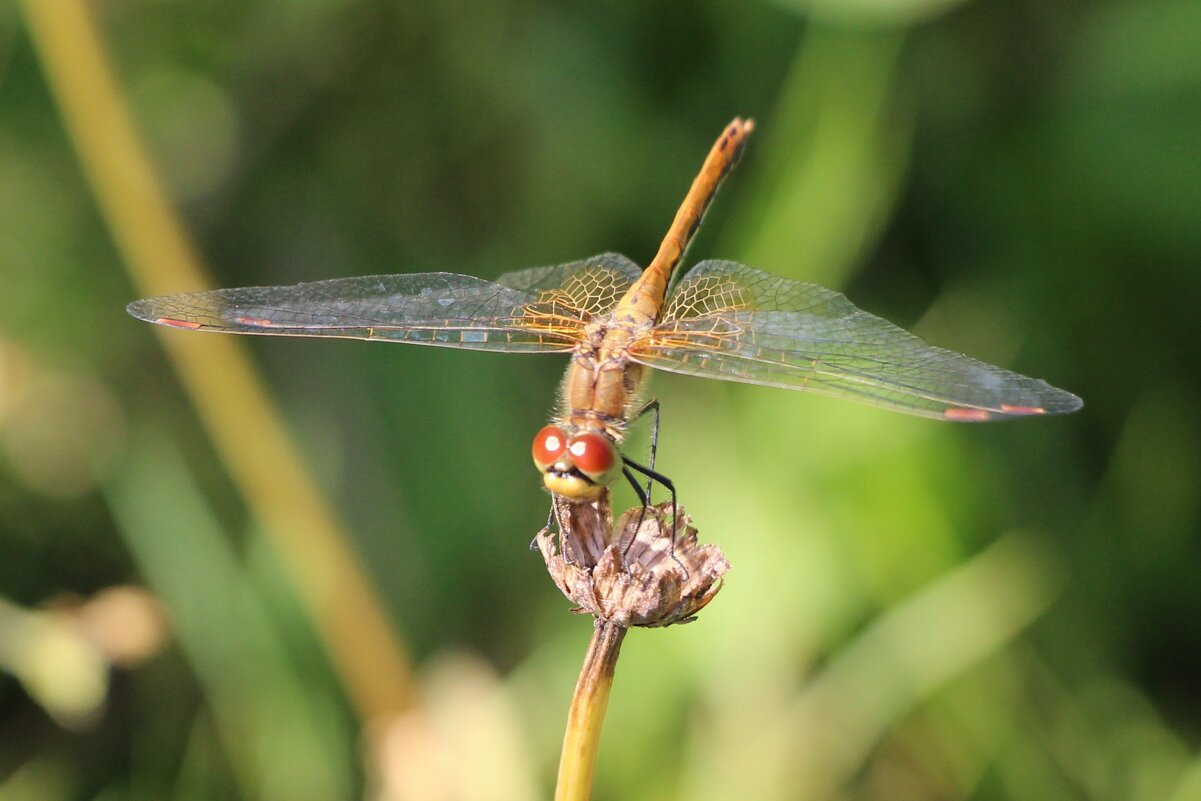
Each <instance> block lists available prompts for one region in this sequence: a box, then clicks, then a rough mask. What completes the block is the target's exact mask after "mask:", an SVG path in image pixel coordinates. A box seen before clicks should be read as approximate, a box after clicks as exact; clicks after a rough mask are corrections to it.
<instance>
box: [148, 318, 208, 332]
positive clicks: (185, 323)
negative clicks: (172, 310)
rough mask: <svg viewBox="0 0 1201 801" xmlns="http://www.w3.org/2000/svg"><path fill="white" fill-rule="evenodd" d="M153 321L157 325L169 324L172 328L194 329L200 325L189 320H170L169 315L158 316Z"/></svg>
mask: <svg viewBox="0 0 1201 801" xmlns="http://www.w3.org/2000/svg"><path fill="white" fill-rule="evenodd" d="M155 322H156V323H158V324H159V325H169V326H171V327H172V328H186V329H187V330H189V331H195V330H196V329H197V328H199V327H200V323H197V322H193V321H191V320H172V319H171V318H170V317H159V318H158V319H157V320H155Z"/></svg>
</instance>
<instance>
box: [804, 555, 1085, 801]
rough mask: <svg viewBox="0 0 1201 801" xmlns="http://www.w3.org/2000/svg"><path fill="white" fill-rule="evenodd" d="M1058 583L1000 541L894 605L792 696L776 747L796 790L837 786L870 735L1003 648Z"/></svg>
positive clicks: (1050, 569)
mask: <svg viewBox="0 0 1201 801" xmlns="http://www.w3.org/2000/svg"><path fill="white" fill-rule="evenodd" d="M1061 584H1062V579H1061V577H1060V575H1059V571H1058V569H1057V567H1056V564H1055V561H1054V560H1053V558H1052V556H1051V554H1049V553H1047V552H1046V551H1045V550H1044V548H1043V547H1042V546H1041V545H1040V543H1039V542H1037V541H1036V540H1033V539H1032V538H1029V537H1023V536H1018V535H1010V536H1008V537H1005V538H1003V539H1001V540H998V541H997V543H996V544H994V545H992V546H991V547H990V548H988V550H986V551H984V552H983V553H982V554H980V555H979V556H977V557H975V558H974V559H973V560H971V561H970V562H967V563H966V564H964V565H963V566H961V567H959V568H957V569H955V570H954V571H952V572H951V573H949V574H948V575H947V576H945V577H944V578H942V579H940V580H939V581H938V582H936V583H935V584H934V585H933V586H931V587H930V588H928V589H926V590H925V591H923V592H921V593H920V594H918V595H917V596H915V597H914V598H911V599H910V600H908V601H905V602H904V603H902V604H900V605H899V606H897V607H896V608H894V609H893V610H892V611H890V612H889V613H888V614H886V615H885V616H884V617H882V618H881V619H880V620H879V621H877V622H876V623H874V624H873V625H872V626H871V627H870V628H868V629H867V630H866V631H865V632H864V633H863V634H862V635H860V636H859V638H858V639H856V640H855V641H854V642H852V643H851V644H850V645H849V646H848V647H846V648H845V649H843V650H842V652H841V653H840V654H838V655H837V656H836V657H835V658H834V659H833V660H832V661H831V663H830V665H829V666H828V667H827V668H826V669H825V670H824V671H822V673H821V674H819V675H818V676H817V677H816V678H815V679H814V680H813V682H811V683H810V685H809V687H808V688H806V689H805V690H804V691H803V692H802V694H801V696H800V697H799V699H798V702H797V705H796V706H795V708H794V710H793V713H792V721H791V724H790V726H789V729H790V732H789V733H788V734H787V735H785V738H784V739H786V740H787V741H788V743H789V744H790V745H789V747H788V748H787V749H786V750H788V751H790V752H792V753H794V754H802V755H804V757H803V759H802V760H800V761H793V762H791V763H790V764H791V770H793V771H796V772H797V774H798V775H799V776H800V777H802V780H801V784H803V785H804V786H807V787H812V788H813V789H814V791H815V792H814V795H821V794H822V792H828V791H831V790H833V788H835V787H838V786H841V784H842V783H843V782H845V781H846V780H847V778H848V777H849V776H851V775H852V773H853V772H854V771H855V770H857V769H858V768H859V766H861V765H862V764H863V762H864V760H866V759H867V757H868V755H869V754H870V752H871V749H872V748H873V747H874V745H875V744H876V742H877V741H878V740H879V738H880V737H881V736H882V735H883V734H884V732H885V731H887V729H888V728H889V727H891V726H893V725H895V724H896V723H897V722H898V721H899V720H900V719H901V718H902V716H903V715H905V714H906V713H907V712H909V711H910V710H911V709H913V708H914V706H916V705H917V704H918V703H919V702H921V701H922V700H923V699H925V698H928V697H929V696H930V695H931V694H933V693H934V692H935V691H937V690H938V689H939V688H940V687H942V686H943V685H944V684H945V683H946V682H948V681H950V680H951V679H952V678H954V677H955V676H958V675H960V674H962V673H963V672H964V671H966V670H968V669H969V668H971V667H972V666H973V665H975V664H976V663H977V662H979V661H980V660H982V659H984V658H985V657H987V656H988V655H989V654H992V653H994V652H996V651H998V650H999V649H1002V648H1004V647H1005V646H1006V645H1008V644H1009V643H1010V642H1012V640H1013V638H1014V637H1016V636H1017V635H1018V633H1019V632H1021V631H1022V630H1023V629H1024V628H1026V627H1027V626H1028V625H1030V623H1031V622H1033V621H1034V620H1035V619H1036V618H1038V617H1039V616H1040V615H1041V614H1042V613H1043V612H1044V611H1045V610H1046V609H1047V607H1048V606H1049V605H1050V604H1051V602H1052V601H1053V600H1054V599H1055V597H1056V596H1057V595H1058V593H1059V589H1060V586H1061Z"/></svg>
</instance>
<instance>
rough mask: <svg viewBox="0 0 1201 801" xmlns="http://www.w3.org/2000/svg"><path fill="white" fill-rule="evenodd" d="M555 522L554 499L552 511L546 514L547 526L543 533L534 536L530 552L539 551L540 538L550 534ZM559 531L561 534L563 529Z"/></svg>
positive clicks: (551, 505)
mask: <svg viewBox="0 0 1201 801" xmlns="http://www.w3.org/2000/svg"><path fill="white" fill-rule="evenodd" d="M554 522H555V501H554V499H553V498H552V499H551V502H550V511H549V512H547V513H546V525H545V526H543V527H542V531H539V532H538V533H537V534H535V535H534V538H533V539H532V540H530V550H531V551H536V550H538V538H539V537H541V536H542V535H543V534H549V533H550V527H551V524H553V523H554ZM559 530H560V532H562V527H560V529H559Z"/></svg>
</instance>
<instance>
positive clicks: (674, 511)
mask: <svg viewBox="0 0 1201 801" xmlns="http://www.w3.org/2000/svg"><path fill="white" fill-rule="evenodd" d="M621 458H622V461H624V462H625V464H626V467H625V469H624V471H623V472H626V473H627V474H628V472H629V470H630V468H633V469H634V470H635V471H637V472H639V473H641V474H642V475H644V476H646V477H647V478H648V479H651V480H652V481H657V482H659V483H660V484H662V485H663V486H664V487H666V488H667V491H668V492H670V493H671V529H670V531H669V532H668V534H667V536H668V537H669V538H670V539H668V541H667V547H668V551H669V553H670V554H671V559H672V561H673V562H675V563H676V564H677V565H679V566H680V569H681V570H683V571H684V577H685V578H687V577H688V568H686V567H685V566H684V563H683V562H681V561H680V560H679V559H678V558H677V557H676V529H677V528H678V527H679V523H678V521H677V517H678V516H679V511H678V510H679V501H678V500H677V498H676V485H675V482H674V481H672V480H671V479H670V478H668V477H667V476H665V475H663V474H662V473H658V472H656V471H654V470H652V469H651V468H649V467H646V466H644V465H640V464H638V463H637V462H635V461H634V460H633V459H630V458H629V457H627V456H622V457H621ZM631 483H633V482H632V481H631ZM638 489H641V487H639V488H638ZM638 497H639V500H641V501H642V508H643V510H644V511H645V509H646V507H647V506H648V505H649V503H650V498H649V497H645V498H644V497H643V495H642V493H641V492H639V493H638ZM638 525H642V518H641V517H639V518H638ZM635 531H637V529H635Z"/></svg>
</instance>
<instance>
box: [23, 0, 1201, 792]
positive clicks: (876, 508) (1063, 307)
mask: <svg viewBox="0 0 1201 801" xmlns="http://www.w3.org/2000/svg"><path fill="white" fill-rule="evenodd" d="M81 11H82V12H83V13H81ZM110 72H111V83H110V79H109V77H107V76H110ZM736 114H738V115H743V116H751V117H754V118H755V120H756V122H757V124H758V127H757V129H756V132H755V135H754V137H753V138H752V140H751V143H750V146H749V148H748V151H747V155H746V158H745V159H744V161H743V163H742V165H741V167H740V168H739V169H738V170H737V171H736V172H735V174H734V175H733V177H732V178H731V180H730V181H728V182H727V185H726V188H725V189H724V191H723V193H722V195H721V196H720V197H719V199H718V202H717V204H716V205H715V207H714V209H713V210H712V212H711V214H710V215H709V219H708V223H707V225H706V227H705V228H704V230H703V231H702V232H701V235H700V237H699V239H698V240H697V242H696V243H695V245H694V246H693V248H692V251H691V254H690V255H691V259H692V260H693V261H695V260H696V259H698V258H704V257H724V258H733V259H738V260H740V261H744V262H747V263H750V264H752V265H754V266H756V267H758V268H761V269H764V270H767V271H770V272H773V273H777V274H780V275H785V276H789V277H792V278H796V279H801V280H806V281H813V282H817V283H822V284H825V285H828V286H832V287H835V288H838V289H840V290H842V291H845V292H846V293H847V294H848V295H849V296H850V298H851V299H852V300H853V301H854V302H855V303H856V304H858V305H859V306H861V307H863V308H865V309H867V310H870V311H872V312H874V313H876V314H879V315H881V316H883V317H886V318H888V319H890V320H892V321H894V322H896V323H898V324H900V325H902V326H905V327H907V328H909V329H910V330H913V331H915V332H916V333H918V334H919V335H920V336H922V337H923V338H925V339H927V340H928V341H930V342H932V343H934V344H937V345H941V346H944V347H948V348H951V349H954V350H958V351H962V352H966V353H969V354H971V355H973V356H976V357H978V358H981V359H984V360H986V361H990V362H993V363H997V364H1001V365H1004V366H1006V367H1009V368H1011V369H1014V370H1017V371H1020V372H1023V373H1026V374H1029V375H1034V376H1038V377H1043V378H1045V379H1047V380H1048V381H1050V382H1051V383H1053V384H1055V385H1056V386H1061V387H1063V388H1065V389H1068V390H1070V391H1072V392H1075V393H1076V394H1078V395H1080V396H1081V397H1083V398H1084V400H1085V408H1084V409H1083V411H1082V412H1080V413H1078V414H1075V415H1073V416H1070V417H1066V418H1054V419H1043V420H1026V421H1019V422H1013V423H999V424H995V425H987V426H968V425H952V424H942V423H938V422H932V421H928V420H923V419H909V418H907V417H905V416H903V415H898V414H895V413H890V412H886V411H881V410H877V409H874V408H869V407H863V406H857V405H855V404H850V403H846V402H840V401H834V400H828V399H824V398H820V397H816V396H809V395H802V394H797V393H788V392H783V391H779V390H771V389H763V388H754V387H745V386H736V385H721V384H719V383H718V382H713V381H701V380H695V379H688V378H684V377H678V376H671V375H658V376H655V378H654V379H653V383H652V386H651V389H652V391H653V393H654V394H655V395H656V396H657V397H658V398H659V399H660V400H661V402H662V405H663V423H662V436H661V440H660V451H659V459H660V461H659V466H660V469H662V470H663V471H664V472H665V473H667V474H668V475H670V476H672V477H673V478H674V479H675V481H676V482H677V484H678V486H679V487H680V491H681V501H682V502H683V503H684V504H685V505H686V506H687V508H688V511H689V512H690V513H691V514H692V515H693V516H694V518H695V521H696V523H697V525H698V527H699V528H700V531H701V536H702V538H703V539H705V540H708V541H715V542H717V543H719V544H720V545H721V546H722V548H723V549H724V550H725V552H726V554H727V556H728V557H729V559H730V561H731V563H732V565H733V569H732V571H731V573H730V575H729V577H728V580H727V583H726V587H725V589H724V591H723V592H722V594H721V595H720V596H719V597H718V599H717V600H716V601H715V602H714V603H713V605H712V606H710V607H709V609H708V610H706V612H705V613H704V614H703V615H702V616H701V618H700V620H699V621H698V622H696V623H694V624H692V625H689V626H684V627H675V628H671V629H667V630H656V631H635V632H633V633H632V634H631V635H630V636H629V637H628V638H627V640H626V644H625V648H624V650H623V658H622V660H621V663H620V664H619V666H618V675H617V681H616V685H615V688H614V694H613V698H612V702H611V706H610V712H609V716H608V720H607V721H606V726H605V733H604V738H603V741H602V746H601V754H600V764H599V767H598V774H597V790H596V797H597V798H598V799H616V798H622V799H667V798H692V799H728V798H754V799H760V800H767V799H799V798H806V799H817V798H834V799H882V800H883V799H889V800H890V801H898V800H900V801H905V800H906V799H1024V800H1029V799H1044V798H1045V799H1057V800H1062V799H1077V798H1079V799H1149V800H1154V801H1165V799H1170V800H1174V801H1184V800H1185V799H1198V798H1201V757H1199V756H1198V744H1199V743H1201V627H1199V625H1198V622H1197V621H1198V620H1201V587H1199V585H1198V581H1197V568H1198V565H1201V544H1199V540H1198V505H1199V502H1201V491H1199V489H1198V487H1199V486H1201V475H1199V474H1201V420H1199V417H1198V414H1197V408H1198V393H1199V392H1201V380H1199V375H1201V369H1199V368H1201V362H1199V358H1198V351H1197V343H1198V342H1201V314H1199V313H1198V304H1199V303H1201V272H1199V271H1198V269H1197V256H1196V254H1197V252H1198V250H1199V249H1201V136H1199V135H1198V131H1201V4H1198V3H1196V2H1194V1H1193V0H1137V1H1136V0H1105V1H1104V2H1063V3H1054V4H1047V3H1040V2H1027V1H1023V2H995V1H992V0H970V1H966V2H958V1H957V0H854V2H836V0H828V1H827V0H776V2H750V3H748V2H742V3H735V2H718V1H716V0H714V1H712V2H701V3H694V4H686V5H685V4H679V5H671V4H652V3H632V2H631V3H617V4H609V5H608V6H607V7H605V8H601V7H594V6H592V5H590V4H579V3H569V4H563V3H555V2H528V1H527V2H497V1H496V0H491V1H490V2H473V1H472V0H457V1H456V2H448V3H436V4H415V3H403V2H384V1H383V0H359V1H356V2H334V1H333V0H312V1H311V2H305V3H296V2H292V0H267V1H266V2H259V3H251V4H247V3H241V2H232V1H230V0H203V1H202V2H195V0H193V2H187V3H184V2H146V1H145V0H106V2H94V3H86V4H82V5H81V4H80V3H78V2H75V1H74V0H72V1H71V2H68V0H61V2H59V1H57V0H56V2H53V3H51V2H48V0H25V2H23V3H16V4H3V5H0V799H3V800H4V801H8V799H20V801H57V800H58V799H106V800H108V799H193V798H197V799H199V798H206V799H207V798H221V799H245V800H246V801H250V800H251V799H339V798H371V799H423V801H428V800H430V799H434V800H437V799H532V798H544V797H547V796H548V795H549V794H550V788H551V787H552V786H553V779H554V773H555V769H556V764H557V760H558V748H559V742H560V739H561V736H562V726H563V722H564V719H565V715H566V709H567V704H568V700H569V697H570V693H571V688H572V686H573V684H574V681H575V678H576V673H577V671H578V668H579V664H580V661H581V659H582V656H583V652H584V649H585V646H586V643H587V640H588V638H589V635H590V630H591V626H590V625H589V621H588V620H587V619H582V618H579V617H576V616H573V615H571V614H569V613H568V604H567V602H566V601H565V599H564V598H562V597H561V596H560V595H559V593H558V592H557V591H556V590H555V589H554V587H553V585H552V584H551V583H550V582H549V580H548V579H547V576H546V575H545V570H544V568H543V566H542V564H541V562H540V560H539V558H538V557H537V555H535V554H531V553H530V552H529V551H527V549H526V546H527V544H528V543H529V541H530V538H531V537H532V536H533V535H534V534H535V532H536V531H537V530H538V529H539V528H540V527H541V525H542V524H543V521H544V520H545V514H546V505H547V499H546V496H545V494H544V493H543V492H542V490H541V489H540V482H539V480H538V477H537V475H536V473H535V471H534V470H533V468H532V466H531V465H530V463H529V457H528V448H529V441H530V437H531V436H532V434H533V433H534V432H535V431H536V430H537V429H538V428H539V427H540V426H541V425H543V423H544V421H545V419H546V417H547V415H548V414H549V413H550V411H551V409H552V406H553V403H554V399H555V393H556V388H557V382H558V380H559V377H560V375H561V372H562V370H563V368H564V367H565V360H564V359H563V358H561V357H554V356H507V355H494V354H473V353H469V352H457V351H451V350H442V349H435V348H405V347H391V346H386V345H383V344H376V343H361V342H348V341H316V340H294V339H273V338H268V339H257V338H256V339H253V340H251V341H248V340H244V339H236V338H231V337H225V338H223V337H216V336H202V335H194V334H189V333H187V332H179V331H156V330H154V329H152V328H151V327H150V326H147V325H144V324H142V323H139V322H137V321H135V320H133V319H132V318H130V317H127V316H126V315H125V313H124V306H125V304H126V303H127V302H128V301H130V300H132V299H134V298H136V297H139V296H143V295H148V294H161V293H165V292H176V291H185V290H192V289H198V288H203V287H204V286H206V285H215V286H238V285H252V284H287V283H295V282H298V281H303V280H313V279H319V278H331V277H340V276H352V275H362V274H373V273H393V272H417V271H452V272H461V273H469V274H472V275H479V276H483V277H486V278H494V277H496V276H498V275H499V274H500V273H502V272H504V271H507V270H513V269H519V268H522V267H527V266H533V265H539V264H553V263H557V262H562V261H570V260H573V259H577V258H582V257H586V256H589V255H592V254H595V253H599V252H602V251H606V250H616V251H619V252H622V253H625V254H627V255H629V256H630V257H631V258H633V259H634V260H635V261H638V262H640V263H645V262H646V261H647V260H648V259H649V258H650V257H651V255H653V253H654V251H655V249H656V247H657V245H658V242H659V238H660V236H661V235H662V233H663V232H664V231H665V230H666V227H667V225H668V223H669V222H670V220H671V218H672V215H673V213H674V211H675V209H676V205H677V204H678V202H679V200H680V199H681V197H682V196H683V193H684V191H685V189H686V188H687V186H688V184H689V182H690V181H691V179H692V177H693V175H694V173H695V171H696V169H697V168H698V167H699V165H700V162H701V160H702V158H703V157H704V154H705V153H706V151H707V149H708V147H709V145H710V144H711V142H712V141H713V139H714V137H715V136H716V135H717V133H718V131H719V130H720V129H721V126H722V125H723V124H724V123H725V122H726V121H728V120H729V119H730V118H731V117H733V116H734V115H736ZM148 164H149V165H152V167H153V172H151V171H150V170H149V169H147V165H148ZM164 346H166V348H167V350H164ZM168 354H169V355H168ZM245 360H248V361H245ZM181 378H182V379H183V380H182V381H181ZM645 441H646V434H645V432H643V431H640V432H638V433H637V434H636V435H635V436H634V437H633V447H634V448H635V452H637V449H638V448H640V447H645V445H644V443H645ZM633 502H634V499H633V497H632V494H630V493H629V492H628V491H627V490H622V491H621V492H620V493H619V494H618V496H617V500H616V504H617V506H618V507H619V508H624V507H626V506H629V505H632V504H633Z"/></svg>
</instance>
